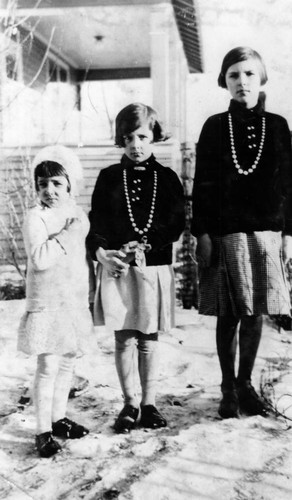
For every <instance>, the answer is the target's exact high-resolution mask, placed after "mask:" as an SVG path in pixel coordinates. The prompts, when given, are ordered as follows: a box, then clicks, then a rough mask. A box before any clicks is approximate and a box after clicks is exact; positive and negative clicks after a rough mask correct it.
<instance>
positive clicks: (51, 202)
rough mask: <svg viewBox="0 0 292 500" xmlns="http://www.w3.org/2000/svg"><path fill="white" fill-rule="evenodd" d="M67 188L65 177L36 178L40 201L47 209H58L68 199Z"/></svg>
mask: <svg viewBox="0 0 292 500" xmlns="http://www.w3.org/2000/svg"><path fill="white" fill-rule="evenodd" d="M68 188H69V186H68V181H67V179H66V177H63V175H55V176H54V177H38V178H37V192H38V196H39V199H40V201H41V202H42V203H43V204H44V205H46V206H47V207H49V208H55V207H60V206H62V205H64V204H65V203H67V201H68V200H69V198H70V193H69V189H68Z"/></svg>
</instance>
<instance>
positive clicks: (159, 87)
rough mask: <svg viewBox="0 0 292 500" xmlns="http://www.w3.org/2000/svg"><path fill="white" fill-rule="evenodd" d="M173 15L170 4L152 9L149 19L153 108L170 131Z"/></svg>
mask: <svg viewBox="0 0 292 500" xmlns="http://www.w3.org/2000/svg"><path fill="white" fill-rule="evenodd" d="M171 15H173V10H172V6H171V5H170V4H158V5H155V6H153V7H152V11H151V18H150V48H151V53H150V54H151V62H150V68H151V78H152V84H153V107H154V109H156V111H157V112H158V115H159V117H160V118H161V119H162V121H163V122H164V124H165V127H166V129H167V130H170V106H169V102H170V85H169V71H170V50H169V40H170V19H171Z"/></svg>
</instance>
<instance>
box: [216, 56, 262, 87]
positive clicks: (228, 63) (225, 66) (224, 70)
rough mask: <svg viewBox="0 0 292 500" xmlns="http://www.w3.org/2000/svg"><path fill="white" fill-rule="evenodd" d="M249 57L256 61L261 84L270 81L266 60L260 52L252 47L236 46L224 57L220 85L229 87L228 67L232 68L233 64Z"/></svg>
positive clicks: (219, 79)
mask: <svg viewBox="0 0 292 500" xmlns="http://www.w3.org/2000/svg"><path fill="white" fill-rule="evenodd" d="M247 59H254V60H255V61H256V63H257V65H258V69H259V73H260V77H261V85H264V84H265V83H266V82H267V81H268V75H267V71H266V67H265V64H264V61H263V60H262V58H261V56H260V55H259V53H258V52H257V51H256V50H253V49H251V48H250V47H236V48H235V49H232V50H230V51H229V52H228V53H227V54H226V56H225V57H224V59H223V62H222V66H221V71H220V73H219V77H218V85H219V87H222V88H223V89H226V88H227V85H226V80H225V77H226V73H227V70H228V68H230V66H232V65H233V64H236V63H238V62H241V61H246V60H247Z"/></svg>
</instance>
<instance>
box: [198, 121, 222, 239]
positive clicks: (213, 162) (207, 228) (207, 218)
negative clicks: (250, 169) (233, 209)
mask: <svg viewBox="0 0 292 500" xmlns="http://www.w3.org/2000/svg"><path fill="white" fill-rule="evenodd" d="M220 136H221V116H220V115H217V116H214V117H210V118H209V119H208V120H207V121H206V122H205V124H204V126H203V128H202V131H201V134H200V137H199V141H198V144H197V151H196V171H195V178H194V185H193V193H192V205H193V219H192V227H191V232H192V234H193V235H194V236H196V237H198V236H199V235H204V234H212V226H213V225H214V222H215V221H216V218H217V219H218V217H220V209H219V200H220V197H219V183H220V179H219V177H220V164H221V158H220V151H221V146H220V140H221V138H220Z"/></svg>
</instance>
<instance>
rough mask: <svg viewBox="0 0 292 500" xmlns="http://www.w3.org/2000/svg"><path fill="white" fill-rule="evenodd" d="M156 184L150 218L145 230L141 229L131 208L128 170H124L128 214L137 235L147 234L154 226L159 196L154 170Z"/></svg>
mask: <svg viewBox="0 0 292 500" xmlns="http://www.w3.org/2000/svg"><path fill="white" fill-rule="evenodd" d="M153 173H154V183H153V195H152V202H151V206H150V212H149V217H148V221H147V224H146V226H145V227H144V228H143V229H140V228H139V227H138V226H137V224H136V222H135V219H134V215H133V211H132V207H131V201H130V196H129V190H128V184H127V170H126V169H124V170H123V181H124V190H125V196H126V201H127V208H128V214H129V218H130V221H131V224H132V227H133V229H134V231H136V233H139V234H144V233H147V232H148V231H149V229H150V227H151V225H152V221H153V216H154V211H155V202H156V194H157V172H156V170H154V172H153Z"/></svg>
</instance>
